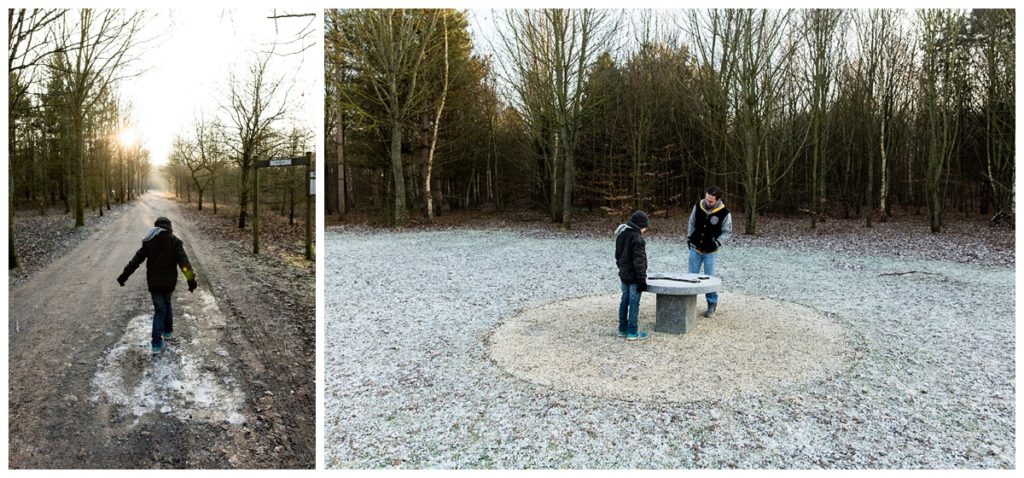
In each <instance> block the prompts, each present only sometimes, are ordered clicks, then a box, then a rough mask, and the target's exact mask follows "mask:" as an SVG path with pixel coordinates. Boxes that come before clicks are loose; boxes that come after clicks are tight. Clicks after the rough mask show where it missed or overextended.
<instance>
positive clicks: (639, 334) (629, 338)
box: [626, 332, 647, 342]
mask: <svg viewBox="0 0 1024 478" xmlns="http://www.w3.org/2000/svg"><path fill="white" fill-rule="evenodd" d="M637 340H647V332H637V333H635V334H629V335H627V336H626V341H627V342H636V341H637Z"/></svg>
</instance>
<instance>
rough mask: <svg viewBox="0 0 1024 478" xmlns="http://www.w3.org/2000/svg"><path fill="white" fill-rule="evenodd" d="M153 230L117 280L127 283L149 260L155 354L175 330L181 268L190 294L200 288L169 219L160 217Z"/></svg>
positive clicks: (147, 269) (147, 271)
mask: <svg viewBox="0 0 1024 478" xmlns="http://www.w3.org/2000/svg"><path fill="white" fill-rule="evenodd" d="M153 226H154V227H152V228H150V229H149V231H147V232H146V236H145V237H143V238H142V247H140V248H139V250H138V252H136V253H135V256H134V257H132V260H131V261H129V262H128V265H127V266H125V267H124V272H122V273H121V275H119V276H118V277H117V283H118V284H121V287H124V283H125V282H126V281H127V280H128V278H129V277H131V275H132V273H133V272H135V269H138V268H139V266H140V265H141V264H142V262H143V261H146V284H147V286H148V287H149V293H150V294H151V295H152V296H153V309H154V312H153V354H158V353H160V352H161V351H162V350H163V349H164V341H165V340H170V339H171V337H172V336H173V330H174V313H173V311H172V309H171V294H172V293H173V292H174V287H175V286H176V285H177V283H178V268H179V267H180V268H181V272H182V274H184V275H185V280H186V282H188V291H189V292H192V291H194V290H196V287H198V283H197V282H196V274H195V271H193V270H192V265H191V264H189V261H188V255H186V254H185V247H184V245H182V243H181V239H178V238H177V237H176V236H175V235H174V233H173V231H172V230H171V220H170V219H167V218H166V217H159V218H157V220H156V222H155V223H153Z"/></svg>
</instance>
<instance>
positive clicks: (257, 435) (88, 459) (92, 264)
mask: <svg viewBox="0 0 1024 478" xmlns="http://www.w3.org/2000/svg"><path fill="white" fill-rule="evenodd" d="M178 208H179V206H178V205H176V204H174V203H173V202H171V201H169V200H167V199H165V198H162V197H159V196H156V195H153V194H149V195H146V196H144V197H143V198H141V199H140V200H138V201H137V202H136V203H135V204H134V205H133V206H132V209H131V210H128V211H126V212H125V214H124V215H123V216H122V217H120V218H119V219H117V220H116V221H115V222H113V223H112V224H110V226H109V227H108V228H106V229H104V230H102V231H99V232H97V233H96V234H94V235H93V236H92V237H90V238H88V239H86V240H85V241H83V242H82V243H81V244H80V245H79V246H78V247H76V248H75V249H74V250H72V251H71V252H70V253H68V254H67V255H65V256H64V257H62V258H60V259H57V260H56V261H54V262H53V263H51V264H50V265H49V266H47V267H45V268H44V269H42V270H40V271H39V272H38V273H37V274H35V276H34V277H32V278H31V279H30V280H28V281H27V282H25V283H23V284H21V285H19V286H18V287H16V288H14V289H11V290H10V317H9V323H8V336H9V337H10V349H9V359H10V360H9V364H10V365H9V377H10V390H9V403H10V415H9V418H10V428H9V432H10V438H9V441H10V443H9V446H10V452H9V453H10V455H9V456H10V466H11V467H12V468H236V467H237V468H312V467H313V465H314V458H315V433H314V426H315V382H314V363H315V362H314V358H313V353H312V348H311V346H310V345H309V344H308V341H307V340H304V337H302V336H301V335H302V334H301V333H300V329H299V328H297V327H296V326H295V324H294V323H293V322H294V321H293V320H292V319H289V318H287V317H283V316H281V315H279V314H276V313H275V312H277V311H278V308H277V307H276V306H275V298H274V297H272V296H268V294H261V293H260V291H259V290H258V288H256V287H254V286H253V283H252V282H253V281H251V280H250V281H247V280H246V279H245V277H242V276H243V275H244V274H242V273H240V272H238V270H237V268H235V267H233V266H232V263H231V262H232V261H230V260H228V259H226V256H227V254H226V253H225V251H224V247H223V246H221V245H218V244H217V241H216V240H215V238H211V237H204V236H202V235H201V233H200V232H199V229H198V228H197V227H194V225H193V224H191V223H190V222H189V220H188V219H187V218H186V216H183V215H181V214H179V210H178ZM158 216H167V217H168V218H170V219H171V221H172V222H173V224H174V232H175V234H176V235H177V236H178V237H180V238H181V239H182V240H183V241H184V243H185V248H186V251H187V252H188V255H189V258H190V259H191V261H192V264H193V266H194V267H195V269H196V271H197V272H198V275H199V289H197V290H196V291H195V293H191V294H190V293H189V292H188V291H187V288H186V287H185V284H184V279H183V278H180V275H179V284H178V288H177V290H176V291H175V293H174V303H173V305H174V319H175V320H174V327H175V330H174V334H175V338H174V340H172V341H171V342H170V347H169V349H168V350H165V351H164V352H163V353H162V354H160V355H158V356H155V357H154V356H151V355H150V352H149V328H150V319H151V314H152V310H153V307H152V303H151V300H150V296H149V293H148V292H147V291H146V285H145V270H144V269H145V265H143V266H142V267H140V268H139V270H138V271H136V273H135V274H133V275H132V277H131V278H130V279H129V280H128V283H127V285H126V286H125V287H124V288H121V287H119V286H118V284H117V282H116V281H115V278H116V277H117V275H118V274H119V273H120V271H121V270H122V268H123V267H124V265H125V264H126V263H127V262H128V260H129V259H130V258H131V256H132V254H133V253H134V252H135V251H136V250H137V249H138V247H139V244H140V243H141V238H142V236H143V234H144V233H145V232H146V230H147V229H148V228H149V227H150V226H151V224H152V222H153V220H154V219H155V218H156V217H158ZM264 279H266V278H264ZM313 307H314V306H313V304H309V309H310V311H312V310H313ZM311 313H312V312H311Z"/></svg>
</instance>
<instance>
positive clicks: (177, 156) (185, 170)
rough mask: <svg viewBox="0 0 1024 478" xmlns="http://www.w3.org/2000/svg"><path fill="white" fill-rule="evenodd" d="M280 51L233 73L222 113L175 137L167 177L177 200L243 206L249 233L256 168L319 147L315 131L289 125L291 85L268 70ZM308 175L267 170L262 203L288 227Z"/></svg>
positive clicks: (242, 217)
mask: <svg viewBox="0 0 1024 478" xmlns="http://www.w3.org/2000/svg"><path fill="white" fill-rule="evenodd" d="M272 58H273V53H270V52H268V53H263V54H259V55H256V56H255V57H254V59H253V60H252V61H251V62H250V63H249V64H248V66H247V67H246V68H245V69H244V72H242V73H239V74H232V75H230V78H229V79H228V82H227V84H226V85H225V90H226V91H227V93H226V95H225V97H226V98H225V99H224V101H223V102H222V104H221V105H220V108H219V110H218V111H216V112H215V113H216V114H212V113H211V117H210V118H207V117H204V116H202V115H199V116H197V117H196V118H195V119H194V121H193V124H192V127H191V128H189V129H188V130H187V131H185V132H182V133H179V134H178V135H176V136H175V138H174V142H173V144H172V149H171V155H170V158H168V159H169V161H168V164H167V166H166V167H165V168H164V170H163V173H164V175H165V177H166V178H167V180H168V181H169V182H170V184H171V187H172V188H173V190H174V193H175V196H177V197H179V198H182V199H184V200H185V201H186V202H189V203H192V202H197V206H198V208H199V209H200V210H202V209H203V208H204V207H206V206H207V204H209V206H210V207H212V208H213V212H214V213H215V214H216V213H217V212H218V205H219V204H220V205H222V204H224V203H231V204H232V205H234V206H237V214H238V227H239V228H241V229H244V228H245V227H246V220H247V218H248V217H249V214H250V210H251V202H252V200H253V199H252V197H253V188H254V187H255V186H254V184H253V181H252V177H253V167H254V163H255V161H257V160H260V159H264V160H265V159H269V158H273V157H299V156H303V155H304V154H305V152H306V151H311V150H312V140H313V133H312V131H308V130H305V129H302V128H298V127H294V126H293V127H291V128H290V129H289V128H287V127H286V126H285V123H286V122H285V118H286V116H287V115H288V113H289V112H290V110H289V104H288V93H289V90H288V85H287V84H285V81H284V80H283V79H282V78H280V77H276V76H274V75H273V74H272V73H271V72H270V71H269V67H268V65H269V63H270V61H271V60H272ZM303 173H304V171H303V170H302V169H297V168H280V169H270V170H268V171H266V172H264V173H261V179H260V186H259V187H260V193H261V194H262V196H260V198H261V205H262V206H263V207H265V206H270V207H271V208H270V210H271V211H277V212H278V213H280V214H281V215H282V216H287V217H288V221H289V224H292V223H294V222H295V220H296V211H297V209H296V205H298V213H299V214H300V217H301V213H303V208H304V207H305V206H304V204H305V201H306V187H305V185H306V179H305V177H304V174H303Z"/></svg>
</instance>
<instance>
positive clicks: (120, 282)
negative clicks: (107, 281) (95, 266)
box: [117, 274, 128, 287]
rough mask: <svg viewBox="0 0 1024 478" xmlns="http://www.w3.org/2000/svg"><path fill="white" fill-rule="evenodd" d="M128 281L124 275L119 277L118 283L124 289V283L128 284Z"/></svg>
mask: <svg viewBox="0 0 1024 478" xmlns="http://www.w3.org/2000/svg"><path fill="white" fill-rule="evenodd" d="M127 281H128V278H127V277H125V276H124V274H121V275H119V276H117V283H118V284H121V287H124V283H125V282H127Z"/></svg>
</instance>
